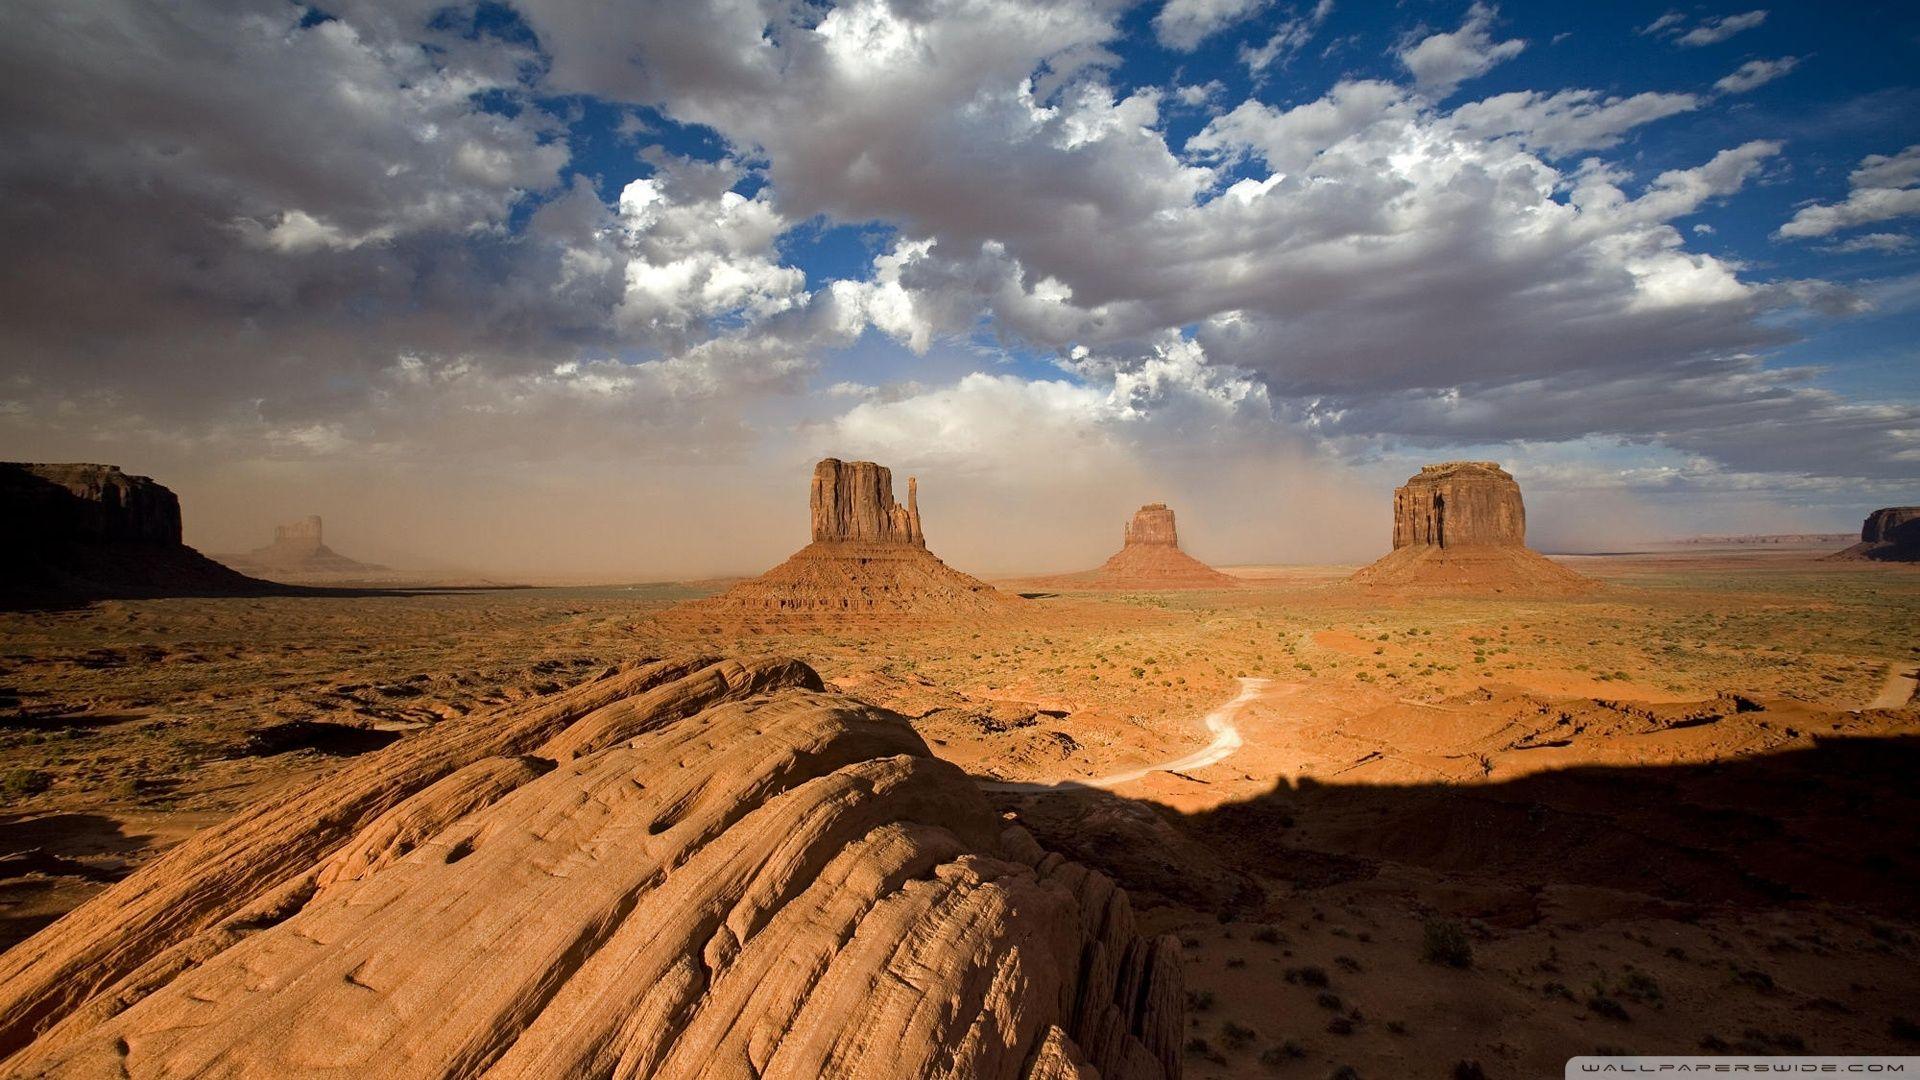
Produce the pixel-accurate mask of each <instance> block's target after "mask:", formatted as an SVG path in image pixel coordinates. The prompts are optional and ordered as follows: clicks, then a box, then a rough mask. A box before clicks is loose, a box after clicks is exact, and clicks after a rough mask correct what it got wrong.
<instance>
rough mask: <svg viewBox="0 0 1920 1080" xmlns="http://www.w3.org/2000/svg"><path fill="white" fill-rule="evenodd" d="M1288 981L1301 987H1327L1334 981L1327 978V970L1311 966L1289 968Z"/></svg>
mask: <svg viewBox="0 0 1920 1080" xmlns="http://www.w3.org/2000/svg"><path fill="white" fill-rule="evenodd" d="M1286 978H1287V981H1288V982H1290V983H1298V984H1300V985H1301V986H1326V985H1327V984H1328V983H1329V982H1331V981H1332V980H1330V979H1328V978H1327V969H1325V968H1322V967H1315V966H1313V965H1311V964H1309V965H1308V966H1306V967H1297V968H1288V969H1287V974H1286Z"/></svg>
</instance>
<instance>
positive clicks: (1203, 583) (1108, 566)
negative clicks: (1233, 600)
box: [1047, 503, 1240, 589]
mask: <svg viewBox="0 0 1920 1080" xmlns="http://www.w3.org/2000/svg"><path fill="white" fill-rule="evenodd" d="M1047 580H1048V582H1049V583H1051V584H1056V585H1058V586H1060V587H1062V588H1094V589H1230V588H1233V587H1234V586H1237V585H1239V584H1240V579H1239V578H1236V577H1231V576H1229V575H1227V574H1223V573H1221V572H1220V571H1218V570H1215V569H1214V568H1213V567H1211V566H1208V565H1207V564H1206V563H1203V562H1201V561H1200V560H1199V559H1196V558H1194V557H1193V556H1191V555H1189V554H1187V553H1186V552H1184V551H1181V550H1180V536H1179V533H1178V531H1177V530H1176V529H1175V528H1174V524H1173V511H1172V510H1169V509H1168V508H1167V504H1166V503H1148V504H1147V505H1145V506H1142V507H1141V508H1140V509H1139V510H1136V511H1134V515H1133V518H1132V519H1131V520H1129V521H1128V522H1127V526H1126V532H1125V534H1124V536H1123V539H1122V542H1121V545H1120V550H1119V551H1117V552H1115V553H1114V554H1113V557H1112V558H1110V559H1108V560H1107V561H1106V562H1105V563H1102V564H1101V566H1100V568H1099V569H1098V570H1093V571H1090V572H1088V573H1085V574H1073V575H1070V576H1068V577H1063V578H1049V579H1047Z"/></svg>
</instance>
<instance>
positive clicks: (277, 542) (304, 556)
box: [220, 514, 386, 578]
mask: <svg viewBox="0 0 1920 1080" xmlns="http://www.w3.org/2000/svg"><path fill="white" fill-rule="evenodd" d="M322 528H323V526H322V524H321V521H320V517H319V515H317V514H316V515H308V516H307V517H304V518H301V519H300V520H299V521H290V522H288V523H287V524H285V525H276V526H274V530H273V543H271V544H268V545H267V546H266V547H260V548H254V549H253V550H252V551H250V552H248V553H247V554H245V555H222V556H220V559H221V561H222V562H225V563H226V564H227V565H229V566H231V567H233V568H235V569H237V570H243V571H246V572H247V573H250V574H259V575H261V576H263V577H274V576H291V577H299V578H319V577H325V576H328V575H335V576H340V575H354V574H366V573H371V572H376V571H382V570H385V569H386V567H384V566H377V565H375V564H373V563H363V562H360V561H358V560H357V559H349V558H347V557H346V556H345V555H342V554H340V553H339V552H337V551H335V550H333V549H332V548H330V547H328V546H327V545H326V542H325V541H324V539H323V538H322Z"/></svg>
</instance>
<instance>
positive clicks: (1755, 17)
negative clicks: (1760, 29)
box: [1639, 10, 1767, 48]
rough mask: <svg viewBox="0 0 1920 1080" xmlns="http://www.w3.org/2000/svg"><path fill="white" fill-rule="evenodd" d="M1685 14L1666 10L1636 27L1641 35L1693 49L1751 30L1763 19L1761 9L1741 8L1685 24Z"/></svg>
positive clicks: (1765, 19) (1763, 13)
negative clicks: (1748, 9)
mask: <svg viewBox="0 0 1920 1080" xmlns="http://www.w3.org/2000/svg"><path fill="white" fill-rule="evenodd" d="M1688 21H1689V20H1688V19H1687V16H1685V15H1683V14H1681V13H1680V12H1678V11H1669V12H1667V13H1666V14H1664V15H1662V16H1660V17H1659V18H1657V19H1655V20H1653V21H1652V22H1650V23H1648V24H1647V25H1645V26H1643V27H1641V28H1640V31H1639V32H1640V33H1641V34H1643V35H1651V36H1656V37H1663V38H1666V39H1667V40H1669V41H1672V42H1673V43H1674V44H1676V45H1680V46H1684V47H1687V48H1696V47H1698V46H1701V45H1716V44H1718V43H1720V42H1722V41H1725V40H1727V39H1728V38H1730V37H1732V36H1733V35H1735V34H1738V33H1740V32H1741V31H1743V30H1751V29H1753V28H1754V27H1756V26H1759V25H1760V24H1761V23H1763V22H1766V21H1767V12H1766V11H1765V10H1755V11H1745V12H1741V13H1740V14H1737V15H1715V16H1709V17H1707V18H1704V19H1701V20H1700V21H1698V22H1696V23H1693V25H1691V26H1689V25H1688Z"/></svg>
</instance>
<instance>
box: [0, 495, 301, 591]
mask: <svg viewBox="0 0 1920 1080" xmlns="http://www.w3.org/2000/svg"><path fill="white" fill-rule="evenodd" d="M180 525H181V518H180V500H179V498H178V497H177V496H175V495H174V493H173V492H172V491H170V490H168V489H167V488H166V487H164V486H163V485H161V484H159V483H157V482H156V481H154V480H153V479H152V478H151V477H146V476H130V475H128V474H126V473H124V472H121V471H120V469H119V467H117V466H114V465H86V464H70V465H61V464H53V465H49V464H33V463H27V462H0V600H5V601H12V602H25V603H49V602H50V603H65V602H74V601H82V600H94V599H111V598H119V597H139V596H178V595H189V596H242V595H258V594H261V593H268V592H277V591H284V590H282V588H281V587H280V586H277V585H273V584H271V583H269V582H264V581H256V580H255V579H253V578H250V577H247V576H246V575H244V574H241V573H238V572H236V571H234V570H231V569H229V568H227V567H225V566H222V565H220V564H219V563H217V562H214V561H213V560H212V559H209V558H207V557H206V556H204V555H202V554H200V553H199V552H198V551H195V550H194V549H192V548H190V547H188V546H186V544H184V543H182V542H181V531H180Z"/></svg>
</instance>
